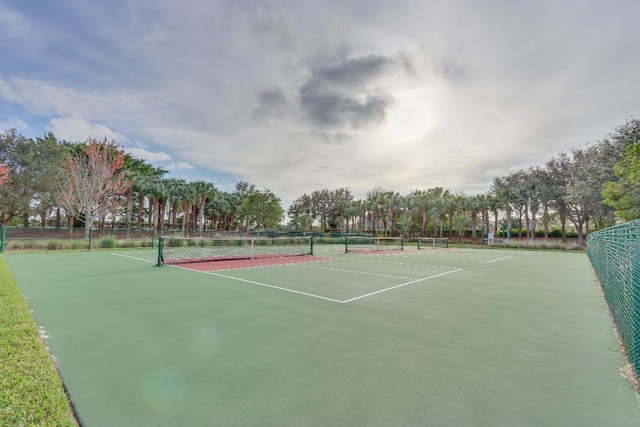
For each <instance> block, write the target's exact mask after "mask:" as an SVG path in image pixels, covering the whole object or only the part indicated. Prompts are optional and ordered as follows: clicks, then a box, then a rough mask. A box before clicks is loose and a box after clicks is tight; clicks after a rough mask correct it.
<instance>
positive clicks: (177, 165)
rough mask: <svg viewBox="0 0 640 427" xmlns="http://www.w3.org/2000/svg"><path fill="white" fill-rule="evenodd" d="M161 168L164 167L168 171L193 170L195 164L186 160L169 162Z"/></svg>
mask: <svg viewBox="0 0 640 427" xmlns="http://www.w3.org/2000/svg"><path fill="white" fill-rule="evenodd" d="M163 168H165V169H166V170H168V171H169V172H179V171H187V170H194V169H195V166H193V165H191V164H189V163H186V162H169V163H166V164H165V165H163Z"/></svg>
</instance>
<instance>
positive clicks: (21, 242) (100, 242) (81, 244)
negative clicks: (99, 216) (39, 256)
mask: <svg viewBox="0 0 640 427" xmlns="http://www.w3.org/2000/svg"><path fill="white" fill-rule="evenodd" d="M151 244H152V242H151V239H116V238H114V237H111V236H107V237H102V238H96V239H94V240H93V242H92V244H91V249H115V248H149V247H151ZM87 249H89V242H88V241H87V240H83V239H11V240H7V241H5V246H4V250H6V251H14V250H26V251H58V250H63V251H68V250H87Z"/></svg>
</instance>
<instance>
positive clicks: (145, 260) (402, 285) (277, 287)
mask: <svg viewBox="0 0 640 427" xmlns="http://www.w3.org/2000/svg"><path fill="white" fill-rule="evenodd" d="M111 255H116V256H121V257H123V258H129V259H134V260H137V261H144V262H149V263H156V261H152V260H149V259H144V258H137V257H133V256H130V255H122V254H118V253H115V252H112V253H111ZM165 267H173V268H179V269H181V270H187V271H192V272H195V273H202V274H208V275H211V276H218V277H222V278H225V279H231V280H237V281H239V282H244V283H249V284H252V285H258V286H263V287H266V288H271V289H276V290H279V291H284V292H291V293H293V294H298V295H304V296H307V297H311V298H317V299H321V300H324V301H330V302H335V303H338V304H346V303H348V302H352V301H356V300H359V299H363V298H367V297H370V296H373V295H376V294H381V293H383V292H387V291H390V290H393V289H397V288H401V287H404V286H408V285H412V284H414V283H419V282H423V281H425V280H429V279H434V278H436V277H440V276H444V275H447V274H450V273H456V272H458V271H462V269H461V268H458V269H455V270H451V271H446V272H444V273H440V274H435V275H433V276H429V277H423V278H422V279H416V280H412V281H410V282H406V283H401V284H399V285H395V286H391V287H388V288H385V289H380V290H379V291H375V292H370V293H368V294H365V295H360V296H357V297H354V298H349V299H346V300H339V299H335V298H329V297H324V296H322V295H316V294H312V293H309V292H303V291H297V290H295V289H289V288H285V287H282V286H276V285H269V284H267V283H262V282H256V281H255V280H248V279H242V278H239V277H233V276H227V275H226V274H220V273H214V272H212V271H200V270H192V269H190V268H186V267H180V266H178V265H165Z"/></svg>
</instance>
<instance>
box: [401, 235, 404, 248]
mask: <svg viewBox="0 0 640 427" xmlns="http://www.w3.org/2000/svg"><path fill="white" fill-rule="evenodd" d="M400 250H401V251H404V236H400Z"/></svg>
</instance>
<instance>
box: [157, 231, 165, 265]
mask: <svg viewBox="0 0 640 427" xmlns="http://www.w3.org/2000/svg"><path fill="white" fill-rule="evenodd" d="M163 246H164V241H163V239H162V237H159V238H158V263H157V264H156V267H162V264H163V262H164V259H163V258H162V247H163Z"/></svg>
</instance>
